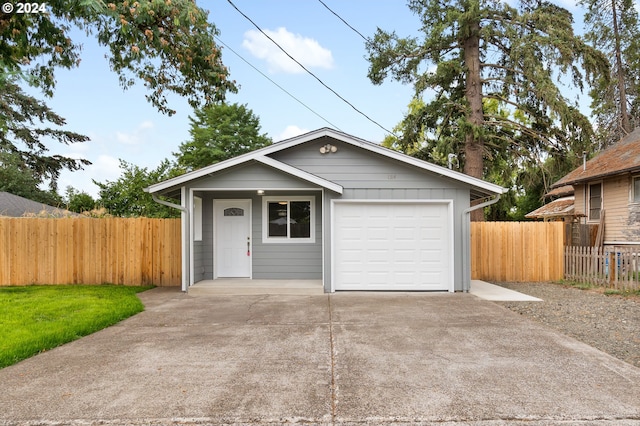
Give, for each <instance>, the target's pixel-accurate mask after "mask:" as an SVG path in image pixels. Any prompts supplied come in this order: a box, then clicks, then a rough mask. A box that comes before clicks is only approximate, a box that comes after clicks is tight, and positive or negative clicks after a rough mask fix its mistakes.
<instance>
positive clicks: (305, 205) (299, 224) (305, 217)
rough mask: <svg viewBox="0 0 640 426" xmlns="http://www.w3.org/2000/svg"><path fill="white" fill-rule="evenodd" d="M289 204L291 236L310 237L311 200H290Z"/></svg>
mask: <svg viewBox="0 0 640 426" xmlns="http://www.w3.org/2000/svg"><path fill="white" fill-rule="evenodd" d="M289 204H290V209H291V213H290V217H291V220H290V230H291V232H290V233H289V236H290V237H291V238H309V237H311V202H309V201H292V202H291V203H289Z"/></svg>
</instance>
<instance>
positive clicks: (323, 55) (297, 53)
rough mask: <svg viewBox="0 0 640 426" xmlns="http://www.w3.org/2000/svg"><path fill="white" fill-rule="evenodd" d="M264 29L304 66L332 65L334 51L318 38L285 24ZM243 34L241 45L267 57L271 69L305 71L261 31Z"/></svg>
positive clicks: (330, 66) (253, 53) (272, 70)
mask: <svg viewBox="0 0 640 426" xmlns="http://www.w3.org/2000/svg"><path fill="white" fill-rule="evenodd" d="M264 32H265V33H266V34H268V35H269V37H271V38H272V39H273V40H275V41H276V42H277V43H278V44H279V45H280V46H282V48H283V49H284V50H286V51H287V52H288V53H289V54H290V55H291V56H292V57H294V58H295V59H296V60H297V61H298V62H300V63H301V64H302V65H304V66H305V67H307V68H324V69H331V68H333V55H332V54H331V51H330V50H329V49H325V48H324V47H322V46H320V43H318V42H317V41H316V40H314V39H312V38H306V37H303V36H302V35H300V34H293V33H291V32H289V31H287V29H286V28H284V27H280V28H278V29H277V30H276V31H271V30H265V31H264ZM244 37H245V38H244V40H243V42H242V46H243V47H244V48H245V49H247V50H248V51H249V52H251V54H252V55H253V56H255V57H257V58H260V59H264V60H265V61H267V64H268V65H269V71H270V72H274V73H275V72H278V71H282V72H285V73H291V74H296V73H302V72H304V70H303V69H302V68H301V67H300V66H299V65H298V64H296V63H295V62H294V61H293V60H291V58H289V57H288V56H287V55H285V54H284V53H283V52H282V50H280V49H279V48H278V46H276V45H275V44H273V43H272V42H271V40H269V39H268V38H267V37H265V36H264V35H263V34H262V33H261V32H259V31H256V30H249V31H247V32H246V33H244Z"/></svg>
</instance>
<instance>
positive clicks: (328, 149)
mask: <svg viewBox="0 0 640 426" xmlns="http://www.w3.org/2000/svg"><path fill="white" fill-rule="evenodd" d="M337 150H338V147H337V146H334V145H331V144H326V145H324V146H321V147H320V154H328V153H330V152H336V151H337Z"/></svg>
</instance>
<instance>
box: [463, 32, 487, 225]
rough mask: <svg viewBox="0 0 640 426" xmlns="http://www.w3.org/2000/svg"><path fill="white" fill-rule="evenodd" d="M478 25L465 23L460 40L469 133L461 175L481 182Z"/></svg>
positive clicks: (480, 215) (479, 216)
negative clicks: (467, 105)
mask: <svg viewBox="0 0 640 426" xmlns="http://www.w3.org/2000/svg"><path fill="white" fill-rule="evenodd" d="M479 33H480V22H479V21H476V20H472V21H470V22H469V29H468V34H469V36H468V37H467V38H466V39H465V40H464V61H465V65H466V68H467V70H466V73H467V75H466V87H465V97H466V99H467V102H468V104H469V109H468V111H467V121H468V122H469V123H470V124H471V129H470V130H468V131H467V134H466V135H465V141H464V157H465V162H464V172H465V174H467V175H469V176H473V177H476V178H479V179H482V175H483V170H484V169H483V153H484V140H483V138H482V133H481V130H482V127H483V124H484V114H483V111H482V81H481V79H480V36H479ZM471 220H472V221H483V220H484V212H483V211H482V209H480V210H475V211H473V212H472V213H471Z"/></svg>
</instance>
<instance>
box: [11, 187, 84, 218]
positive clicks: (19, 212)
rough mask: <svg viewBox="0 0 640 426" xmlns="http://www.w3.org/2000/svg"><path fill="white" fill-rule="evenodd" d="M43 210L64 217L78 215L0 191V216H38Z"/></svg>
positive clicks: (49, 214)
mask: <svg viewBox="0 0 640 426" xmlns="http://www.w3.org/2000/svg"><path fill="white" fill-rule="evenodd" d="M42 212H44V213H45V214H46V215H48V216H54V217H66V216H80V215H78V214H77V213H71V212H69V211H68V210H65V209H59V208H58V207H53V206H50V205H47V204H43V203H38V202H37V201H33V200H30V199H28V198H24V197H20V196H19V195H13V194H11V193H9V192H0V216H8V217H24V216H28V215H34V216H38V215H39V214H41V213H42Z"/></svg>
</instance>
